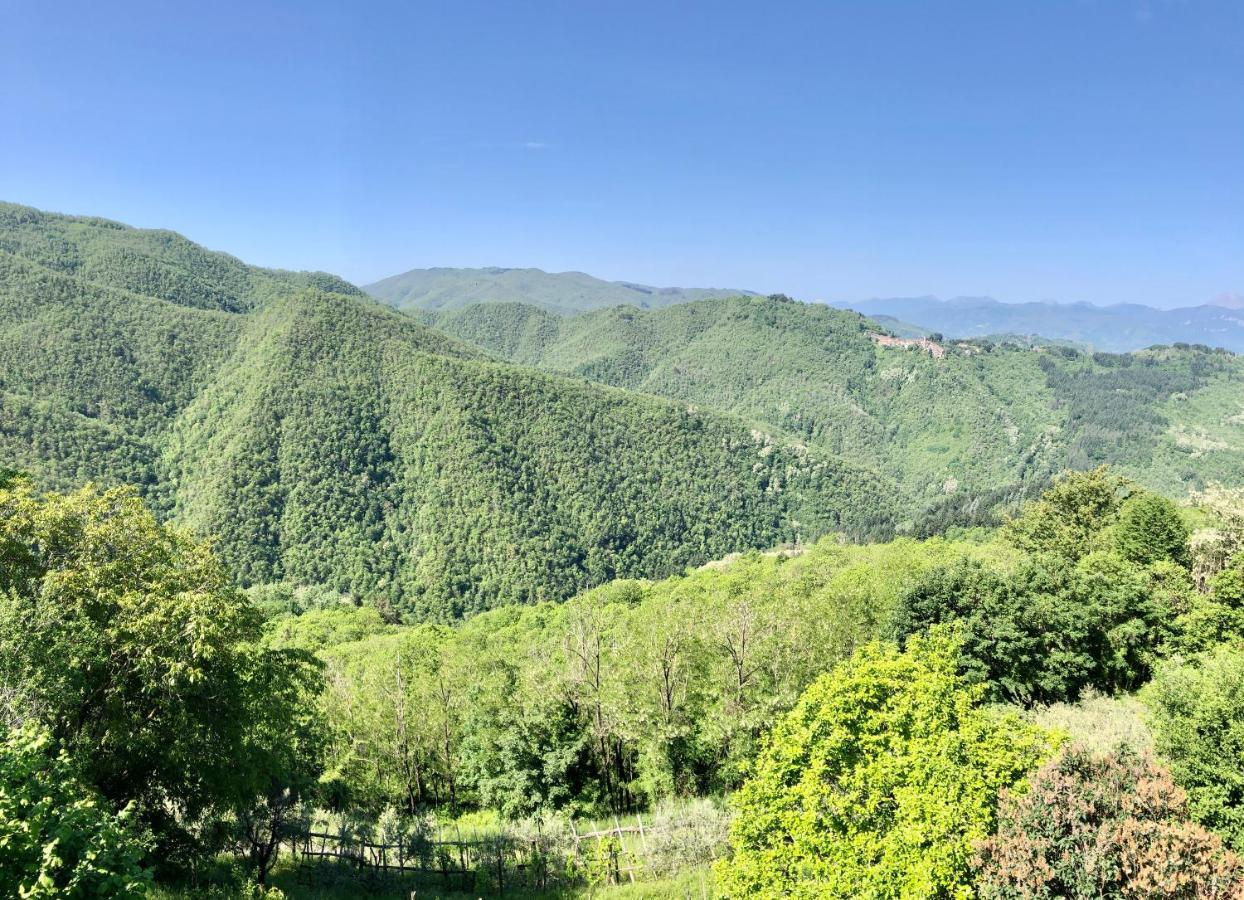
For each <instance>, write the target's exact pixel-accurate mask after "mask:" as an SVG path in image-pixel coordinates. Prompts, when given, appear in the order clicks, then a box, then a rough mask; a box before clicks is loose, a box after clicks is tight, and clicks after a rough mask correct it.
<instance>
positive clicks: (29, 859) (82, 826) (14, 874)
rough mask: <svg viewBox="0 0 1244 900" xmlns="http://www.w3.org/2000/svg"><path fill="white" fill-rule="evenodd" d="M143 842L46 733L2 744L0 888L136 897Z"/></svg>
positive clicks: (16, 893)
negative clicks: (79, 773)
mask: <svg viewBox="0 0 1244 900" xmlns="http://www.w3.org/2000/svg"><path fill="white" fill-rule="evenodd" d="M145 852H146V847H145V841H144V839H143V837H142V835H141V834H140V832H139V831H138V830H137V829H136V828H135V826H134V823H133V821H132V816H131V815H130V813H129V812H128V811H125V812H122V813H121V814H119V815H115V814H113V813H112V812H111V811H110V810H109V809H108V806H107V804H106V803H104V802H102V801H101V800H100V798H99V797H98V796H97V795H96V794H95V793H94V792H93V791H91V790H90V789H89V788H87V787H86V786H84V785H83V784H82V782H81V781H80V780H79V778H78V772H77V768H76V767H75V766H74V765H73V763H72V762H71V761H70V759H69V757H67V756H66V755H65V754H64V753H63V752H60V751H54V750H53V749H52V743H51V739H50V738H49V737H48V736H47V734H46V733H44V732H41V731H38V730H36V729H34V728H33V727H29V726H27V727H23V728H17V729H12V730H10V731H9V732H8V734H7V735H6V737H5V738H4V740H3V742H0V894H3V896H6V897H22V898H25V900H44V898H47V900H50V898H70V900H72V898H111V897H117V898H120V897H139V896H142V895H143V894H144V893H145V891H146V888H147V884H148V882H149V876H148V873H147V872H146V871H144V870H143V868H142V867H141V865H140V864H139V860H140V859H141V858H142V856H143V854H144V853H145Z"/></svg>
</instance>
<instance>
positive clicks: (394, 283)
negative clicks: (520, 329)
mask: <svg viewBox="0 0 1244 900" xmlns="http://www.w3.org/2000/svg"><path fill="white" fill-rule="evenodd" d="M364 290H366V291H367V293H369V294H371V295H372V296H373V297H375V298H376V299H378V300H381V301H383V302H384V303H387V304H389V305H390V306H393V307H396V308H397V309H402V310H415V309H425V310H445V309H459V308H461V307H464V306H471V305H473V304H477V303H528V304H531V305H533V306H538V307H540V308H542V309H546V310H549V311H551V312H556V313H561V314H566V313H575V312H584V311H587V310H594V309H606V308H608V307H610V306H621V305H627V306H638V307H640V308H642V309H652V308H658V307H663V306H671V305H673V304H675V303H686V302H688V301H692V300H707V299H711V298H714V297H729V296H735V295H738V294H748V293H749V292H748V291H737V290H718V289H716V288H655V287H648V286H647V285H642V284H632V283H630V282H625V281H602V280H601V279H599V278H593V277H592V276H591V275H585V274H583V273H582V272H543V271H541V270H540V269H500V268H487V269H412V270H411V271H409V272H404V273H402V274H401V275H394V276H392V277H390V278H385V279H383V280H381V281H377V282H375V283H374V284H369V285H367V286H366V287H365V288H364Z"/></svg>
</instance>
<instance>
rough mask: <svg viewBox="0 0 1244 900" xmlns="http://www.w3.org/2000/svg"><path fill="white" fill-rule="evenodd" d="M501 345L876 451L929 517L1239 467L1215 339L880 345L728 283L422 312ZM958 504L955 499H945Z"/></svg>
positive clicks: (553, 364) (492, 349) (838, 444)
mask: <svg viewBox="0 0 1244 900" xmlns="http://www.w3.org/2000/svg"><path fill="white" fill-rule="evenodd" d="M422 318H423V320H424V321H426V322H429V323H430V324H434V325H435V326H436V327H437V328H439V329H441V330H442V331H445V332H447V333H449V334H452V335H454V336H456V337H459V338H461V339H463V340H464V341H467V342H469V343H471V344H474V345H476V346H478V347H480V348H482V349H484V350H486V351H488V352H489V353H492V354H495V355H498V356H501V357H504V358H505V359H509V360H513V361H515V362H521V363H524V364H527V365H533V366H538V367H540V368H542V369H546V370H548V371H554V372H563V373H567V374H573V375H578V376H581V377H584V378H589V379H591V380H594V381H600V382H602V383H606V384H612V385H615V386H618V387H624V388H628V389H631V390H639V391H645V392H648V393H653V394H659V395H661V396H666V397H672V398H676V399H679V400H685V401H687V402H690V403H696V404H702V405H704V406H706V407H713V408H716V409H723V410H727V411H730V412H734V413H736V414H739V415H742V416H746V417H748V418H751V419H755V420H758V421H762V422H766V423H768V424H769V425H770V426H771V427H772V428H773V429H775V430H776V431H778V432H780V433H784V434H788V435H791V436H792V437H794V438H795V439H797V440H800V441H804V442H807V443H808V445H809V446H815V447H821V448H824V449H826V450H829V451H830V452H833V453H836V454H840V455H842V456H845V457H846V458H848V459H856V460H870V461H872V462H873V463H874V465H875V466H876V468H878V469H879V470H880V471H882V472H885V473H886V474H888V475H890V476H892V477H894V478H895V479H896V480H897V481H898V482H899V484H900V486H901V487H902V488H903V489H904V490H905V491H906V492H907V494H908V495H909V496H910V497H912V498H913V501H914V502H913V503H912V506H913V507H915V508H916V509H919V510H921V512H922V514H924V515H926V516H928V515H931V517H932V520H933V523H935V524H936V523H941V524H942V525H944V524H950V523H953V522H959V523H963V522H970V521H974V520H975V519H976V518H978V517H977V516H976V513H977V512H978V511H980V510H981V509H982V507H983V506H985V505H987V504H982V502H981V498H982V495H985V494H988V493H989V492H1001V496H1003V497H1012V498H1013V497H1015V496H1019V495H1022V493H1023V490H1022V489H1023V487H1024V486H1026V485H1027V486H1031V485H1040V484H1042V483H1044V482H1045V481H1046V480H1048V478H1049V477H1050V476H1051V475H1053V474H1054V473H1056V472H1058V471H1061V470H1063V469H1065V468H1076V469H1080V468H1087V467H1091V466H1094V465H1100V464H1102V463H1108V464H1110V465H1113V466H1116V467H1118V468H1119V469H1120V470H1122V471H1125V472H1127V473H1128V474H1129V475H1131V476H1132V477H1134V478H1136V479H1137V480H1139V481H1141V482H1142V483H1144V484H1146V485H1148V486H1150V487H1152V488H1155V489H1159V490H1162V491H1164V492H1167V493H1170V494H1172V495H1176V496H1181V495H1183V494H1184V493H1186V491H1187V490H1188V489H1190V488H1192V489H1196V488H1200V487H1203V486H1204V485H1205V483H1207V482H1208V481H1212V480H1227V481H1236V480H1238V478H1239V474H1240V472H1241V471H1244V419H1241V418H1240V415H1241V413H1242V412H1244V408H1242V407H1241V406H1240V402H1239V400H1238V396H1237V395H1238V385H1239V383H1240V379H1241V377H1242V374H1244V372H1242V370H1241V368H1240V363H1239V360H1238V359H1237V358H1236V357H1235V356H1233V355H1231V354H1229V353H1225V352H1222V351H1212V350H1210V349H1208V348H1206V347H1192V346H1180V347H1166V348H1154V349H1151V350H1148V351H1144V352H1140V353H1134V354H1109V353H1086V352H1082V351H1079V350H1076V349H1075V348H1072V347H1067V346H1064V345H1060V344H1057V343H1054V342H1044V343H1040V344H1037V345H1036V346H1035V347H1030V346H1028V345H1017V344H1010V343H998V342H995V341H991V340H973V341H966V342H947V341H944V342H943V344H944V348H945V355H944V356H942V357H940V358H934V357H932V356H930V355H929V354H928V353H927V352H922V351H920V350H919V349H904V348H901V347H897V348H885V347H878V346H876V345H875V344H874V342H873V341H872V340H871V339H870V337H869V335H870V333H877V332H880V331H883V330H884V329H883V328H882V327H881V326H880V325H878V324H877V323H875V322H872V321H871V320H869V319H866V318H864V317H863V316H860V315H859V314H857V313H854V312H850V311H847V310H838V309H833V308H830V307H826V306H821V305H817V304H804V303H796V302H783V301H782V298H776V299H775V298H757V297H751V298H747V297H735V298H729V299H718V300H705V301H702V302H698V303H687V304H681V305H678V306H672V307H668V308H665V309H655V310H640V309H634V308H627V307H618V308H614V309H608V310H602V311H598V312H591V313H586V314H582V315H575V316H559V315H555V314H553V313H550V312H547V311H545V310H541V309H538V308H535V307H532V306H527V305H521V304H480V305H475V306H468V307H466V308H462V309H453V310H446V311H441V312H433V313H423V314H422ZM951 513H954V514H955V515H953V516H950V514H951Z"/></svg>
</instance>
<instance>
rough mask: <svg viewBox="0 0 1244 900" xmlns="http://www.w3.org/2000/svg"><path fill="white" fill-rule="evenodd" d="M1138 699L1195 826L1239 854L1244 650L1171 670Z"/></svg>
mask: <svg viewBox="0 0 1244 900" xmlns="http://www.w3.org/2000/svg"><path fill="white" fill-rule="evenodd" d="M1142 697H1143V698H1144V700H1145V702H1146V703H1147V704H1148V705H1149V707H1150V709H1151V711H1152V715H1153V722H1152V724H1153V731H1154V748H1155V750H1156V751H1157V753H1158V755H1159V756H1160V757H1161V758H1162V759H1164V760H1166V761H1167V762H1168V763H1169V764H1170V768H1171V773H1172V774H1173V775H1174V777H1175V781H1176V782H1177V783H1178V784H1179V786H1180V787H1182V788H1183V789H1184V790H1186V791H1187V792H1188V802H1189V809H1190V810H1191V814H1192V818H1193V819H1194V820H1196V821H1197V822H1200V823H1201V824H1202V825H1205V826H1206V827H1208V828H1211V829H1213V830H1214V831H1216V832H1218V833H1219V834H1221V835H1222V836H1223V838H1224V839H1225V840H1226V842H1227V844H1228V846H1230V847H1231V848H1232V849H1233V850H1236V851H1237V852H1239V851H1241V850H1244V649H1241V648H1239V647H1238V646H1231V645H1223V646H1220V647H1218V648H1216V649H1215V650H1212V651H1210V652H1208V653H1206V654H1203V655H1201V656H1200V657H1197V658H1196V659H1194V660H1192V661H1190V662H1186V663H1180V662H1172V663H1169V664H1168V665H1166V666H1164V667H1162V668H1161V669H1159V670H1158V674H1157V676H1156V677H1155V678H1154V680H1153V682H1152V683H1150V684H1149V685H1148V686H1146V688H1145V690H1144V691H1143V692H1142Z"/></svg>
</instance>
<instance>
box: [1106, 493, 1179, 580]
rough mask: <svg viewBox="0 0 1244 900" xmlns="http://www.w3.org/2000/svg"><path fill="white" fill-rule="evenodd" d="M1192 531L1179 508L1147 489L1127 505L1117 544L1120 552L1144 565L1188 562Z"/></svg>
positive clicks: (1123, 510)
mask: <svg viewBox="0 0 1244 900" xmlns="http://www.w3.org/2000/svg"><path fill="white" fill-rule="evenodd" d="M1189 534H1190V532H1189V530H1188V526H1187V525H1186V524H1185V523H1184V520H1183V517H1182V516H1180V514H1179V507H1177V506H1176V505H1175V504H1174V503H1172V502H1171V501H1170V500H1168V499H1167V498H1165V497H1160V496H1158V495H1157V494H1151V493H1148V492H1145V493H1141V494H1137V495H1135V496H1133V497H1129V498H1128V500H1127V502H1125V503H1124V504H1123V507H1122V509H1121V510H1120V511H1119V522H1118V525H1116V526H1115V533H1114V543H1115V547H1116V548H1117V549H1118V552H1119V555H1121V556H1122V557H1124V558H1125V559H1128V560H1131V561H1132V562H1135V563H1140V564H1141V565H1151V564H1153V563H1156V562H1159V561H1160V560H1171V561H1173V562H1177V563H1181V564H1184V565H1187V563H1188V537H1189Z"/></svg>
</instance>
